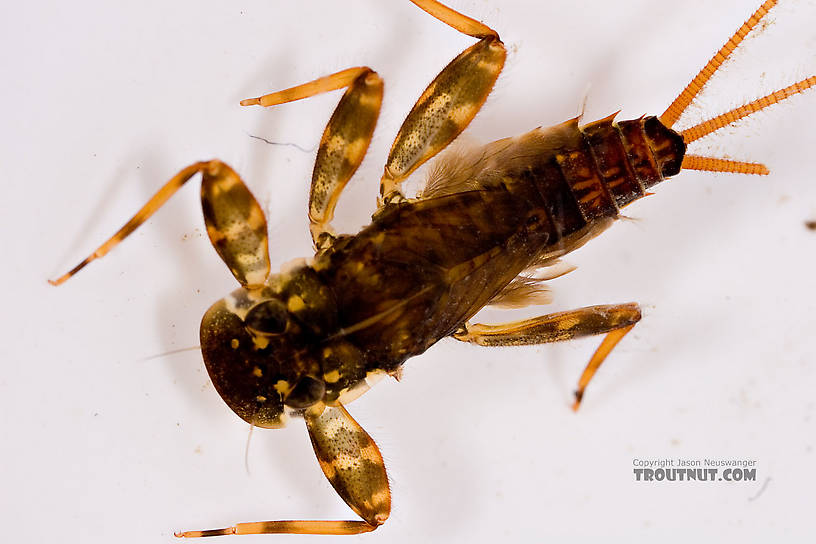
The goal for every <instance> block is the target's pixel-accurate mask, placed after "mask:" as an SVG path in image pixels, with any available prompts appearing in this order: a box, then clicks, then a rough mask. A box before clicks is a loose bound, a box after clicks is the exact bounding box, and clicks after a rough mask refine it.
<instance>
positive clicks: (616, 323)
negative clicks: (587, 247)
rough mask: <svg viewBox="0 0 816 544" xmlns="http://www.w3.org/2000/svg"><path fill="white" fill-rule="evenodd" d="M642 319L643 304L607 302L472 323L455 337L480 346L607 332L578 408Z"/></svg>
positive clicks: (579, 392) (582, 383)
mask: <svg viewBox="0 0 816 544" xmlns="http://www.w3.org/2000/svg"><path fill="white" fill-rule="evenodd" d="M638 321H640V307H639V306H638V305H637V304H635V303H629V304H612V305H606V304H605V305H601V306H589V307H587V308H581V309H578V310H572V311H568V312H560V313H556V314H549V315H543V316H541V317H534V318H532V319H525V320H523V321H514V322H512V323H503V324H501V325H482V324H477V325H469V324H468V325H465V326H464V327H463V329H462V330H461V331H457V332H456V333H454V335H453V337H454V338H456V339H457V340H460V341H462V342H471V343H473V344H479V345H480V346H531V345H536V344H546V343H549V342H561V341H563V340H572V339H573V338H580V337H582V336H591V335H596V334H604V333H606V337H605V338H604V339H603V341H602V342H601V345H600V346H599V347H598V349H597V350H596V351H595V353H594V354H593V355H592V358H591V359H590V360H589V363H588V364H587V366H586V368H584V372H583V373H582V374H581V378H580V379H579V380H578V387H577V389H576V390H575V403H574V404H573V405H572V409H573V410H577V409H578V407H579V406H580V405H581V399H582V398H583V396H584V391H585V390H586V387H587V385H589V382H590V380H592V377H593V376H594V375H595V372H597V371H598V368H599V367H600V366H601V363H603V362H604V359H606V356H607V355H609V353H610V352H611V351H612V348H614V347H615V345H616V344H617V343H618V342H620V340H621V339H622V338H623V337H624V336H626V333H628V332H629V331H631V330H632V327H634V326H635V323H637V322H638Z"/></svg>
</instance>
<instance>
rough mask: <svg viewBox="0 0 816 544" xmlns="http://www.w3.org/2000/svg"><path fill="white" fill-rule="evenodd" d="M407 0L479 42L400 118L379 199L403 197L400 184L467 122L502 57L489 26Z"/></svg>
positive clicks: (430, 3)
mask: <svg viewBox="0 0 816 544" xmlns="http://www.w3.org/2000/svg"><path fill="white" fill-rule="evenodd" d="M411 1H412V2H413V3H414V4H416V5H417V6H419V7H420V8H422V9H423V10H425V11H426V12H428V13H429V14H431V15H433V16H434V17H436V18H437V19H439V20H440V21H442V22H443V23H445V24H447V25H449V26H451V27H453V28H455V29H456V30H458V31H459V32H462V33H464V34H467V35H468V36H473V37H474V38H479V42H478V43H476V44H475V45H473V46H471V47H469V48H468V49H466V50H465V51H463V52H462V53H461V54H460V55H459V56H458V57H456V58H455V59H453V60H452V61H451V62H450V64H448V65H447V66H446V67H445V68H444V69H443V70H442V71H441V72H440V73H439V75H438V76H436V78H435V79H434V80H433V81H432V82H431V84H430V85H428V88H426V89H425V91H424V92H423V93H422V95H421V96H420V97H419V100H417V103H416V104H415V105H414V107H413V109H412V110H411V112H410V113H409V114H408V117H406V118H405V121H404V122H403V123H402V127H400V130H399V132H398V133H397V137H396V138H395V140H394V143H393V145H392V146H391V151H390V153H389V154H388V162H387V163H386V165H385V171H384V173H383V177H382V179H381V180H380V204H384V203H388V202H391V201H392V200H395V199H396V200H399V199H401V198H404V197H403V195H402V193H401V191H400V184H401V183H402V182H403V181H404V180H405V179H406V178H407V177H408V176H409V175H410V174H411V172H413V171H414V170H416V169H417V168H418V167H419V166H420V165H421V164H423V163H424V162H425V161H427V160H428V159H430V158H431V157H433V156H434V155H436V154H437V153H439V152H440V151H442V149H444V148H445V147H446V146H447V145H448V144H449V143H450V142H452V141H453V140H454V138H456V137H457V136H458V135H459V134H460V133H461V132H462V131H463V130H464V129H465V128H466V127H467V126H468V124H470V121H471V120H472V119H473V117H474V116H475V115H476V113H477V112H478V111H479V109H481V107H482V104H484V101H485V100H486V99H487V96H488V95H489V94H490V91H491V90H492V89H493V85H494V83H495V82H496V79H497V78H498V77H499V73H500V72H501V70H502V68H503V67H504V60H505V57H506V56H507V51H506V50H505V48H504V44H502V42H501V40H500V39H499V35H498V34H497V33H496V31H495V30H493V29H491V28H490V27H488V26H486V25H484V24H482V23H480V22H478V21H476V20H474V19H471V18H470V17H467V16H465V15H462V14H461V13H459V12H457V11H454V10H452V9H450V8H448V7H447V6H445V5H443V4H441V3H439V2H438V1H437V0H411Z"/></svg>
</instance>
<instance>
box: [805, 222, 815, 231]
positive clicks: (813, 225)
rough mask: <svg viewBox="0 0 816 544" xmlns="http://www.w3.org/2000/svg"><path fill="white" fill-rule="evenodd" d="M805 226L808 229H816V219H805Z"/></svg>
mask: <svg viewBox="0 0 816 544" xmlns="http://www.w3.org/2000/svg"><path fill="white" fill-rule="evenodd" d="M805 227H807V229H808V230H816V220H815V221H805Z"/></svg>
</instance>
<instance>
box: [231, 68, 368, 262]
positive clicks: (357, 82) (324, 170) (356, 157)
mask: <svg viewBox="0 0 816 544" xmlns="http://www.w3.org/2000/svg"><path fill="white" fill-rule="evenodd" d="M344 87H348V88H347V89H346V92H345V94H344V95H343V97H342V98H341V99H340V103H339V104H338V105H337V108H336V109H335V110H334V113H333V114H332V116H331V119H330V120H329V122H328V124H327V125H326V129H325V130H324V131H323V137H322V138H321V139H320V147H319V149H318V151H317V159H315V165H314V171H313V172H312V187H311V190H310V194H309V221H310V223H311V225H310V227H309V228H310V230H311V233H312V241H313V242H314V245H315V248H317V249H322V248H323V247H325V246H327V245H329V244H330V243H331V240H332V238H333V236H334V231H333V230H332V228H331V225H330V222H331V220H332V218H333V217H334V208H335V206H336V205H337V200H338V199H339V198H340V194H341V193H342V191H343V189H344V188H345V186H346V184H347V183H348V181H349V180H350V179H351V177H352V176H353V175H354V172H355V171H356V170H357V167H358V166H360V163H361V162H362V161H363V157H365V154H366V151H367V150H368V145H369V143H371V136H372V135H373V134H374V127H375V126H376V124H377V118H378V117H379V115H380V106H381V104H382V98H383V80H382V79H381V78H380V76H378V75H377V73H376V72H374V71H372V70H371V69H370V68H367V67H358V68H349V69H347V70H343V71H341V72H337V73H336V74H332V75H330V76H326V77H323V78H320V79H317V80H315V81H311V82H309V83H305V84H303V85H298V86H297V87H292V88H290V89H285V90H283V91H278V92H275V93H272V94H267V95H264V96H259V97H257V98H248V99H246V100H242V101H241V105H242V106H250V105H260V106H274V105H277V104H283V103H285V102H292V101H294V100H300V99H302V98H307V97H310V96H314V95H316V94H320V93H325V92H328V91H334V90H336V89H342V88H344Z"/></svg>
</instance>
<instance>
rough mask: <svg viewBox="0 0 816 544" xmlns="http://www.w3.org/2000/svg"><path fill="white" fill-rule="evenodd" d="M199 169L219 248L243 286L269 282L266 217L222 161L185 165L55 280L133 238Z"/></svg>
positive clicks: (207, 216)
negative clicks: (107, 236)
mask: <svg viewBox="0 0 816 544" xmlns="http://www.w3.org/2000/svg"><path fill="white" fill-rule="evenodd" d="M198 172H201V173H202V174H203V176H202V183H201V204H202V207H203V209H204V222H205V224H206V226H207V233H208V234H209V236H210V241H211V242H212V244H213V246H214V247H215V250H216V251H217V252H218V254H219V255H220V256H221V258H222V259H223V260H224V262H225V263H226V264H227V266H228V267H229V268H230V270H231V271H232V273H233V275H234V276H235V278H236V279H237V280H238V281H239V282H241V285H254V284H260V283H263V281H264V280H265V279H266V276H267V275H269V254H268V249H267V239H266V236H267V235H266V219H265V218H264V215H263V211H261V207H260V206H259V205H258V202H257V201H256V200H255V198H254V197H253V196H252V194H251V193H250V192H249V189H247V188H246V185H244V182H243V181H241V178H240V177H238V174H236V173H235V171H234V170H233V169H232V168H230V167H229V166H227V165H226V164H225V163H223V162H221V161H219V160H212V161H208V162H197V163H195V164H191V165H190V166H188V167H186V168H184V169H183V170H181V171H180V172H179V173H178V174H176V175H175V176H173V177H172V178H171V179H170V181H168V182H167V183H165V184H164V186H163V187H162V188H161V189H159V191H158V192H157V193H156V194H155V195H153V197H152V198H151V199H150V200H148V201H147V204H145V205H144V206H142V209H140V210H139V211H138V212H136V215H134V216H133V217H132V218H131V219H130V221H128V222H127V223H125V225H124V226H123V227H122V228H121V229H119V230H118V231H117V232H116V234H114V235H113V236H111V237H110V239H108V240H107V241H106V242H105V243H104V244H102V245H101V246H99V247H98V248H97V249H96V251H94V252H93V253H91V254H90V255H88V256H87V257H86V258H85V259H83V260H82V262H80V263H79V264H78V265H76V266H75V267H74V268H72V269H71V270H70V271H68V272H66V273H65V274H63V275H62V276H60V277H59V278H57V279H55V280H48V282H49V283H50V284H51V285H60V284H61V283H63V282H65V281H67V280H68V279H69V278H70V277H71V276H73V275H74V274H76V273H77V272H79V271H80V270H82V269H83V268H84V267H85V265H87V264H88V263H89V262H91V261H93V260H94V259H98V258H99V257H104V256H105V255H106V254H107V253H108V252H109V251H110V250H111V249H113V248H114V247H115V246H116V245H117V244H118V243H119V242H121V241H122V240H124V239H125V238H127V237H128V236H129V235H130V233H132V232H133V231H134V230H136V229H137V228H138V227H139V226H140V225H141V224H142V223H144V222H145V221H147V219H148V218H149V217H150V216H151V215H153V214H154V213H155V212H156V210H158V209H159V208H161V206H162V205H163V204H164V203H165V202H167V200H168V199H169V198H170V197H171V196H173V194H175V192H176V191H178V190H179V189H180V188H181V186H182V185H184V184H185V183H186V182H187V181H188V180H189V179H190V178H191V177H193V176H194V175H195V174H197V173H198Z"/></svg>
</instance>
